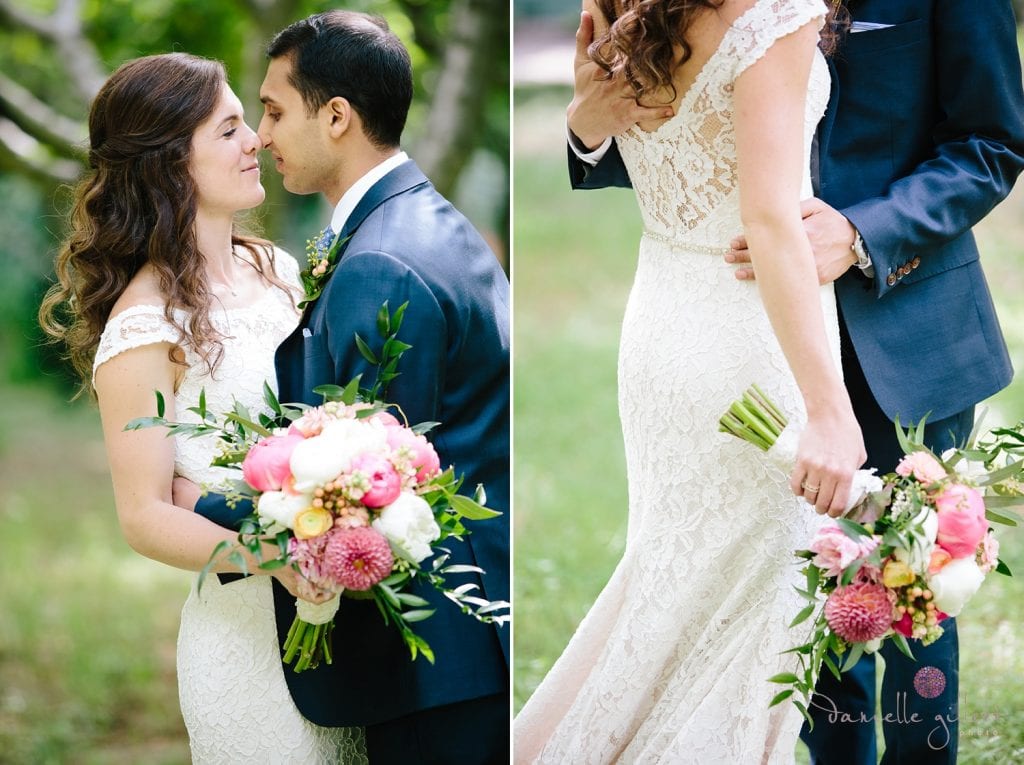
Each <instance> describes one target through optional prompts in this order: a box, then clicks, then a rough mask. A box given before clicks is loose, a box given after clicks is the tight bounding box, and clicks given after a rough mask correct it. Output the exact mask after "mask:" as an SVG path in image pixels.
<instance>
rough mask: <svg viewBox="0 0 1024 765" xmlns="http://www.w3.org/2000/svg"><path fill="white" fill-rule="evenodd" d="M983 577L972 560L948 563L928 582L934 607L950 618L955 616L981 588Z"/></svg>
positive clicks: (966, 559)
mask: <svg viewBox="0 0 1024 765" xmlns="http://www.w3.org/2000/svg"><path fill="white" fill-rule="evenodd" d="M984 579H985V575H984V574H983V573H982V572H981V569H980V568H978V564H977V563H975V561H974V558H957V559H955V560H952V561H950V562H949V563H947V564H946V565H945V566H943V568H942V570H941V571H939V573H937V574H933V575H932V577H931V579H930V580H929V581H928V585H929V587H931V590H932V593H933V594H934V596H935V599H934V603H935V607H936V608H938V609H939V610H940V611H945V612H946V613H947V614H949V615H950V616H957V615H958V614H959V613H960V611H961V610H962V609H963V607H964V604H966V603H967V601H968V600H970V599H971V597H972V596H973V595H974V593H976V592H977V591H978V588H979V587H981V583H982V581H983V580H984Z"/></svg>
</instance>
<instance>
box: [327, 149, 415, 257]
mask: <svg viewBox="0 0 1024 765" xmlns="http://www.w3.org/2000/svg"><path fill="white" fill-rule="evenodd" d="M423 183H427V177H426V176H425V175H424V174H423V173H422V172H421V171H420V169H419V167H417V166H416V163H415V162H413V161H412V160H409V161H408V162H403V163H402V164H401V165H399V166H398V167H396V168H395V169H394V170H392V171H391V172H390V173H388V174H387V175H385V176H384V177H383V178H381V179H380V180H379V181H377V182H376V183H375V184H373V186H371V187H370V190H369V191H367V192H366V194H365V195H363V198H362V199H360V200H359V204H357V205H356V209H355V210H353V211H352V214H351V215H349V216H348V220H346V221H345V225H344V226H342V228H341V231H339V232H338V236H340V237H341V238H342V239H344V238H345V237H350V236H352V234H354V233H355V232H356V229H358V228H359V225H360V224H361V223H362V222H363V221H364V220H366V216H368V215H369V214H370V213H371V212H373V211H374V210H376V209H377V208H378V207H380V206H381V205H382V204H383V203H384V202H386V201H387V200H389V199H391V197H393V196H396V195H398V194H402V193H404V192H406V191H408V190H409V189H412V188H415V187H416V186H419V185H420V184H423ZM347 247H348V242H345V243H344V244H343V245H342V253H344V250H345V248H347ZM340 257H341V256H339V259H340Z"/></svg>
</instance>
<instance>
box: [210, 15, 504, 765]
mask: <svg viewBox="0 0 1024 765" xmlns="http://www.w3.org/2000/svg"><path fill="white" fill-rule="evenodd" d="M268 55H269V57H270V63H269V65H268V69H267V75H266V79H265V80H264V81H263V85H262V87H261V89H260V100H261V101H262V102H263V104H264V108H265V111H264V116H263V118H262V120H261V122H260V125H259V130H258V133H259V136H260V138H261V140H262V141H263V145H264V148H265V149H266V150H267V151H269V152H270V154H271V155H272V156H273V158H274V161H275V163H276V166H277V169H278V171H279V172H280V173H281V175H282V176H283V180H284V186H285V188H286V189H288V190H289V191H291V192H292V193H295V194H313V193H322V194H323V195H324V196H325V197H326V198H327V200H328V201H329V202H330V203H331V205H332V206H333V207H334V213H333V216H332V218H331V221H330V229H331V231H332V232H333V234H334V235H336V236H338V237H341V239H342V242H343V243H342V245H341V247H342V248H343V249H342V254H341V255H340V260H339V261H338V266H337V269H336V270H335V272H334V273H333V275H331V277H330V280H329V281H328V282H327V284H326V286H325V287H324V289H323V293H322V294H321V296H320V297H319V298H318V299H317V300H316V301H315V302H314V303H313V304H312V307H311V308H307V310H306V312H305V314H304V316H303V318H302V321H301V323H300V325H299V327H298V328H297V329H296V330H295V332H294V333H293V334H292V335H291V336H290V337H289V338H288V339H287V340H285V341H284V343H283V344H282V345H281V346H280V348H279V349H278V351H277V375H278V384H279V388H280V399H281V400H282V401H288V402H298V401H302V402H305V403H308V404H318V403H321V400H320V397H319V396H317V395H315V394H314V393H313V388H314V387H316V386H318V385H323V384H326V383H332V384H340V385H343V384H345V383H347V382H348V381H349V380H350V379H351V378H352V377H354V376H355V375H356V374H359V373H361V372H365V373H366V377H365V379H366V380H372V376H373V371H372V370H370V369H368V368H367V366H368V365H367V363H366V362H365V361H364V360H363V358H362V356H361V355H360V354H359V352H358V350H357V347H356V344H355V342H354V340H353V337H354V335H355V334H357V333H358V334H359V335H360V336H362V337H363V338H366V339H370V338H375V337H377V331H376V328H375V327H376V321H375V320H376V316H377V312H378V310H379V308H380V306H381V304H382V303H383V302H384V301H385V300H387V301H388V303H389V306H390V308H391V309H392V310H394V309H396V308H398V306H400V305H401V304H403V303H405V302H407V301H408V309H407V310H406V313H405V318H404V321H403V324H402V328H401V331H400V339H401V340H402V341H403V342H406V343H408V344H410V345H411V346H412V348H411V349H410V350H409V351H407V352H406V353H405V355H404V356H403V358H402V361H401V365H400V368H399V371H400V375H399V376H398V377H397V378H396V379H395V380H394V381H393V382H392V383H391V385H390V387H389V389H388V396H387V398H388V400H389V401H392V402H395V403H397V404H398V405H400V406H401V408H402V410H403V412H404V413H405V415H406V417H407V418H408V420H409V422H411V423H417V422H424V421H437V422H440V423H441V425H440V426H439V427H438V428H436V430H434V431H433V432H432V435H431V441H432V442H433V444H434V446H435V447H436V449H437V451H438V454H439V456H440V458H441V464H442V465H449V464H453V465H454V466H455V469H456V471H457V472H458V473H464V474H465V480H466V483H465V485H466V486H468V487H474V486H476V485H477V484H478V483H482V484H484V486H485V487H486V491H487V497H488V502H487V504H488V506H490V507H493V508H496V509H498V510H501V511H503V512H504V514H503V515H502V516H501V517H500V518H496V519H492V520H489V521H487V522H485V523H482V524H479V526H477V527H475V528H473V530H472V534H471V535H469V536H468V537H467V538H466V542H465V543H463V544H454V545H452V546H451V549H452V552H453V555H452V562H453V563H463V564H472V565H478V566H480V567H481V568H483V569H484V570H485V571H486V572H487V573H486V576H485V577H483V580H482V582H481V581H480V579H479V578H477V577H475V575H474V576H473V577H466V581H474V582H476V583H477V584H478V585H480V586H481V588H482V590H483V595H482V596H483V597H486V598H488V599H491V600H499V599H500V600H507V599H508V594H509V554H508V548H509V525H508V517H509V516H508V512H507V511H508V507H509V360H508V351H509V304H508V286H509V285H508V280H507V278H506V277H505V275H504V273H503V272H502V270H501V269H500V267H499V264H498V262H497V260H496V258H495V257H494V254H493V253H492V252H491V251H490V250H489V249H488V248H487V245H486V244H484V242H483V240H482V239H481V238H480V236H479V235H478V234H477V232H476V231H475V230H474V229H473V228H472V226H471V225H470V224H469V222H468V221H467V220H466V219H465V218H464V217H463V216H462V215H461V214H460V213H459V212H458V211H457V210H455V209H454V208H453V207H452V206H451V204H450V203H449V202H448V201H447V200H445V199H444V198H443V197H442V196H441V195H440V194H438V193H437V191H436V190H435V189H434V187H433V186H432V185H431V183H430V181H428V180H427V178H426V177H424V175H423V173H421V172H420V170H419V168H418V167H417V166H416V165H415V163H414V162H412V161H411V160H410V159H409V158H408V157H407V156H406V155H405V153H404V152H402V151H401V150H400V148H399V139H400V137H401V133H402V129H403V127H404V126H405V120H406V115H407V113H408V110H409V104H410V101H411V98H412V89H413V85H412V70H411V66H410V60H409V54H408V52H407V51H406V49H405V47H404V46H403V45H402V43H401V41H399V39H398V38H397V37H396V36H395V35H394V34H393V33H392V32H390V31H389V29H388V27H387V24H385V23H384V22H383V20H381V19H377V18H374V17H370V16H366V15H363V14H360V13H351V12H346V11H328V12H325V13H320V14H316V15H314V16H311V17H309V18H307V19H305V20H303V21H299V22H297V23H295V24H293V25H291V26H290V27H288V28H287V29H285V30H283V31H282V32H280V33H279V34H278V35H277V37H276V38H275V39H274V40H273V41H272V42H271V44H270V46H269V49H268ZM346 239H347V241H345V240H346ZM225 509H226V508H225V506H224V502H223V498H222V497H220V496H217V495H208V496H207V497H205V498H203V499H202V500H200V501H199V503H198V504H197V506H196V510H197V512H200V513H202V514H203V515H205V516H207V517H210V518H212V519H214V520H216V521H217V522H219V523H223V524H224V525H229V524H230V521H231V518H230V515H226V514H225ZM470 525H473V524H470ZM418 594H420V595H422V596H423V597H426V598H427V599H428V600H430V601H431V605H430V607H431V608H436V613H435V614H434V615H433V616H432V617H431V618H429V619H427V620H426V621H423V622H420V623H418V624H417V625H416V627H417V632H418V633H419V634H420V635H422V636H423V638H425V639H426V641H427V642H428V643H429V644H430V646H431V648H432V649H433V650H434V653H435V655H436V663H435V664H433V665H431V664H429V663H427V662H426V660H424V659H423V658H419V659H417V660H416V661H411V660H410V658H409V652H408V650H407V648H406V647H405V644H404V643H403V641H402V639H401V637H400V636H399V633H398V631H397V630H396V629H394V627H393V626H385V624H384V622H383V620H382V618H381V615H380V613H379V612H378V610H377V608H376V606H375V604H374V603H373V602H372V601H366V600H362V601H359V600H349V599H345V598H343V599H342V603H341V608H340V610H339V611H338V615H337V617H336V625H337V628H336V630H335V632H334V662H333V664H330V665H328V664H321V665H320V666H319V667H318V668H317V669H315V670H307V671H305V672H303V673H301V674H296V673H295V672H293V671H291V670H290V669H287V668H286V669H285V672H284V674H285V677H286V678H287V681H288V686H289V688H290V690H291V693H292V697H293V698H294V700H295V703H296V706H298V708H299V710H300V712H302V714H303V715H304V716H305V717H306V718H308V719H309V720H311V721H312V722H314V723H317V724H318V725H326V726H357V725H358V726H363V725H365V726H366V740H367V749H368V754H369V759H370V762H371V763H372V764H373V765H380V764H382V763H395V764H396V765H397V764H398V763H402V764H403V765H404V764H406V763H428V762H430V763H449V762H450V763H470V764H472V763H480V764H481V765H483V764H484V763H499V762H507V760H508V750H509V732H508V721H509V663H508V639H509V636H508V630H507V629H499V628H496V627H495V626H492V625H485V624H481V623H478V622H476V621H475V620H474V619H473V618H472V617H469V616H466V615H464V614H462V613H461V612H460V611H459V609H458V608H457V607H456V606H454V604H452V603H449V602H447V601H446V599H444V598H443V597H439V596H438V595H437V594H436V593H435V591H434V590H433V589H432V588H430V589H429V590H428V591H426V592H419V593H418ZM274 600H275V607H276V611H277V624H278V632H279V637H280V638H281V640H282V642H283V640H284V637H285V635H286V634H287V630H288V626H289V625H290V624H291V621H292V619H293V617H294V615H295V608H294V599H293V598H292V597H290V596H289V595H288V594H287V592H286V591H285V590H284V589H283V588H282V587H281V586H280V585H279V584H278V583H277V582H276V581H275V582H274Z"/></svg>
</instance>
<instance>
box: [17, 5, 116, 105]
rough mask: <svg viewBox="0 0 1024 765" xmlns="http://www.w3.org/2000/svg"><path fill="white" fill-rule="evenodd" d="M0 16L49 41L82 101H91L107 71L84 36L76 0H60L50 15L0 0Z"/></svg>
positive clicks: (93, 47) (94, 48)
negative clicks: (40, 13) (26, 9)
mask: <svg viewBox="0 0 1024 765" xmlns="http://www.w3.org/2000/svg"><path fill="white" fill-rule="evenodd" d="M0 19H2V20H4V21H5V22H6V23H8V24H10V25H12V26H18V27H21V28H22V29H27V30H29V31H30V32H34V33H35V34H37V35H39V36H40V37H42V38H43V39H45V40H49V41H51V42H52V43H53V44H54V46H55V47H56V48H57V54H58V56H59V57H60V60H61V61H62V62H63V63H64V68H65V69H66V70H67V72H68V74H69V75H70V79H71V81H72V82H73V83H74V85H75V90H76V91H77V93H78V96H79V97H80V99H81V100H82V102H83V103H86V104H87V103H89V102H90V101H92V98H93V96H95V95H96V92H97V91H98V90H99V89H100V86H101V85H102V84H103V81H104V80H106V78H107V74H106V69H105V67H104V66H103V62H102V59H101V58H100V55H99V53H98V52H97V51H96V47H95V46H94V45H93V44H92V42H91V41H90V40H89V39H88V38H87V37H86V36H85V32H84V30H83V28H82V19H81V16H80V14H79V0H60V2H58V4H57V8H56V10H54V12H53V13H52V14H51V15H50V16H38V15H36V14H34V13H28V12H26V11H24V10H21V9H20V8H17V7H15V6H13V5H12V4H11V3H10V2H9V0H0Z"/></svg>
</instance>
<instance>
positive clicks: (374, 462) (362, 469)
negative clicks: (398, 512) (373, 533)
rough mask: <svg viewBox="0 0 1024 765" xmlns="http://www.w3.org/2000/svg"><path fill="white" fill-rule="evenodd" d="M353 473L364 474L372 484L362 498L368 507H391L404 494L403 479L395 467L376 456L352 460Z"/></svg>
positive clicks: (366, 455)
mask: <svg viewBox="0 0 1024 765" xmlns="http://www.w3.org/2000/svg"><path fill="white" fill-rule="evenodd" d="M352 472H353V473H357V472H358V473H362V474H363V475H364V476H365V477H366V479H367V481H368V482H369V484H370V488H369V489H367V490H366V492H365V493H364V494H363V497H362V500H361V501H362V503H363V504H364V505H366V506H367V507H384V506H385V505H390V504H391V503H392V502H394V501H395V500H396V499H398V495H399V494H401V492H402V478H401V476H399V475H398V473H397V472H396V471H395V467H394V465H392V464H391V463H390V462H388V461H387V460H386V459H384V458H383V457H378V456H377V455H375V454H363V455H360V456H358V457H356V458H355V459H353V460H352Z"/></svg>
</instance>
